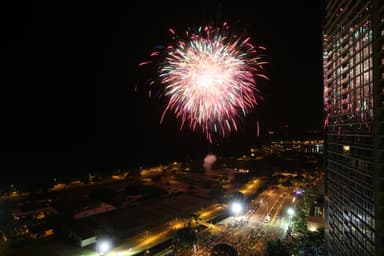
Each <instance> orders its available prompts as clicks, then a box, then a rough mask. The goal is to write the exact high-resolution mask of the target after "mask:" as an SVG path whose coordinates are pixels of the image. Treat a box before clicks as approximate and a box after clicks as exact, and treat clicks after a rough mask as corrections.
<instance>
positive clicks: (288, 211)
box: [287, 207, 295, 218]
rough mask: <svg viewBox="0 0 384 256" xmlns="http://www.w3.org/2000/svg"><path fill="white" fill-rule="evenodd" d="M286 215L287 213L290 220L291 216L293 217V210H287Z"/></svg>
mask: <svg viewBox="0 0 384 256" xmlns="http://www.w3.org/2000/svg"><path fill="white" fill-rule="evenodd" d="M287 213H288V215H289V217H290V218H292V216H294V215H295V210H294V209H293V208H291V207H290V208H288V210H287Z"/></svg>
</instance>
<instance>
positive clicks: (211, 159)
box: [203, 153, 216, 171]
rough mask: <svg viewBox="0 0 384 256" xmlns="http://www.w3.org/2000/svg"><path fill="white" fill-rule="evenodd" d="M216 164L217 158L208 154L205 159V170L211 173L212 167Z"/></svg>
mask: <svg viewBox="0 0 384 256" xmlns="http://www.w3.org/2000/svg"><path fill="white" fill-rule="evenodd" d="M215 162H216V156H215V155H214V154H211V153H208V154H207V156H206V157H205V158H204V164H203V166H204V170H205V171H210V170H211V169H212V165H213V164H214V163H215Z"/></svg>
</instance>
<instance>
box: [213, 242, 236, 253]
mask: <svg viewBox="0 0 384 256" xmlns="http://www.w3.org/2000/svg"><path fill="white" fill-rule="evenodd" d="M237 255H238V252H237V250H236V249H235V248H234V247H232V246H230V245H228V244H217V245H215V246H214V247H213V248H212V251H211V256H237Z"/></svg>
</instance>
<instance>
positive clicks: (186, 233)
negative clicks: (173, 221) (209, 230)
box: [173, 226, 197, 251]
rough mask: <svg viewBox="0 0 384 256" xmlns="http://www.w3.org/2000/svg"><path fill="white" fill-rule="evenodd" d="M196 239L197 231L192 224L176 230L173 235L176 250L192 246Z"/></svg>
mask: <svg viewBox="0 0 384 256" xmlns="http://www.w3.org/2000/svg"><path fill="white" fill-rule="evenodd" d="M196 241H197V234H196V232H195V231H194V230H193V228H191V226H187V227H184V228H181V229H178V230H177V231H176V233H175V235H174V237H173V247H174V249H175V251H177V250H182V249H185V248H190V247H192V246H193V244H194V243H195V242H196Z"/></svg>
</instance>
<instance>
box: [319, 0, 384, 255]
mask: <svg viewBox="0 0 384 256" xmlns="http://www.w3.org/2000/svg"><path fill="white" fill-rule="evenodd" d="M323 3H324V6H323V7H324V22H323V28H324V35H323V43H324V48H323V58H324V63H323V64H324V107H325V111H326V118H325V134H326V154H325V158H326V170H327V194H328V199H329V200H328V209H327V223H328V229H327V242H328V248H329V255H348V256H351V255H359V256H361V255H384V226H383V221H384V209H383V207H384V162H383V159H384V81H383V80H384V39H383V38H384V2H383V0H353V1H352V0H324V1H323Z"/></svg>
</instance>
